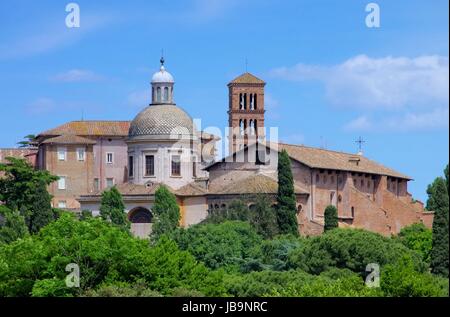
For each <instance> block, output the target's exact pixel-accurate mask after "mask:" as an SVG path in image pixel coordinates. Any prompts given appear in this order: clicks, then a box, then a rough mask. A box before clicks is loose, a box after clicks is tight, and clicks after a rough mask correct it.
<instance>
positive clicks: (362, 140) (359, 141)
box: [355, 137, 366, 152]
mask: <svg viewBox="0 0 450 317" xmlns="http://www.w3.org/2000/svg"><path fill="white" fill-rule="evenodd" d="M355 142H356V143H357V144H358V148H359V152H362V145H363V143H366V141H365V140H364V139H363V138H362V137H359V138H358V140H356V141H355Z"/></svg>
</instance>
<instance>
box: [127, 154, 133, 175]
mask: <svg viewBox="0 0 450 317" xmlns="http://www.w3.org/2000/svg"><path fill="white" fill-rule="evenodd" d="M133 176H134V157H133V156H132V155H130V156H128V177H133Z"/></svg>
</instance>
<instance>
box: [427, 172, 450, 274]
mask: <svg viewBox="0 0 450 317" xmlns="http://www.w3.org/2000/svg"><path fill="white" fill-rule="evenodd" d="M445 173H446V175H445V176H446V177H447V181H446V180H445V179H444V178H442V177H438V178H436V179H435V180H434V182H433V183H432V184H431V185H429V186H428V189H427V193H428V201H427V209H428V210H431V211H434V219H433V242H432V249H431V270H432V272H433V273H435V274H439V275H442V276H445V277H448V269H449V261H448V260H449V240H448V238H449V237H448V233H449V232H448V230H449V222H448V218H449V192H448V191H449V188H448V166H447V168H446V171H445Z"/></svg>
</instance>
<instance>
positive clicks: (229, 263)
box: [173, 221, 262, 271]
mask: <svg viewBox="0 0 450 317" xmlns="http://www.w3.org/2000/svg"><path fill="white" fill-rule="evenodd" d="M173 238H174V239H175V241H176V242H177V243H178V245H179V246H180V248H181V249H182V250H187V251H189V252H190V253H191V254H192V255H194V257H195V258H196V259H197V260H199V261H202V262H203V263H205V265H206V266H207V267H209V268H211V269H217V268H221V267H223V268H226V269H227V270H231V271H238V270H239V268H240V266H241V265H243V264H245V263H246V261H248V260H251V259H253V258H258V254H257V253H258V246H259V245H260V243H261V242H262V239H261V237H260V236H259V235H258V234H257V233H256V231H255V229H254V228H252V226H251V225H250V224H248V223H245V222H240V221H226V222H223V223H220V224H198V225H194V226H192V227H190V228H188V229H179V230H178V231H176V232H175V233H174V235H173Z"/></svg>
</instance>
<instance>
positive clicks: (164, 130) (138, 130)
mask: <svg viewBox="0 0 450 317" xmlns="http://www.w3.org/2000/svg"><path fill="white" fill-rule="evenodd" d="M193 132H194V124H193V121H192V118H191V117H190V116H189V115H188V114H187V113H186V112H185V111H184V110H183V109H181V108H179V107H177V106H175V105H151V106H149V107H147V108H145V109H144V110H142V111H141V112H140V113H139V114H138V115H137V116H136V117H135V118H134V119H133V121H132V122H131V125H130V130H129V132H128V136H129V137H130V138H142V137H144V136H170V135H171V134H172V135H174V136H176V137H179V136H180V135H182V136H184V137H189V138H191V137H192V136H193V135H194V133H193Z"/></svg>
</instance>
